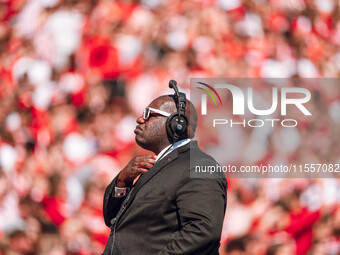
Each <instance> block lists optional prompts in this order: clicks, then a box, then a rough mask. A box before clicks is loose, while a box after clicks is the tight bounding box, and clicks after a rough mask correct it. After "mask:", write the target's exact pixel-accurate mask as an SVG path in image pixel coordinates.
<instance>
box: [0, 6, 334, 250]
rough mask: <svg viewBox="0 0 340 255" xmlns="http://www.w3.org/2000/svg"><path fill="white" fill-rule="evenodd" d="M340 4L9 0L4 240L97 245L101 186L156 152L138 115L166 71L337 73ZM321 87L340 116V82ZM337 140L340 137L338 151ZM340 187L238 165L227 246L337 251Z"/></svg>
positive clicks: (2, 74)
mask: <svg viewBox="0 0 340 255" xmlns="http://www.w3.org/2000/svg"><path fill="white" fill-rule="evenodd" d="M339 10H340V2H339V1H336V0H184V1H183V0H171V1H170V0H139V1H137V0H136V1H128V0H125V1H124V0H116V1H114V0H82V1H76V0H0V20H1V22H0V52H1V54H0V123H1V125H0V254H1V255H2V254H4V255H5V254H6V255H7V254H9V255H18V254H25V255H26V254H44V255H45V254H46V255H59V254H83V255H86V254H100V253H101V252H102V251H103V249H104V246H105V244H106V240H107V238H108V234H109V232H110V229H109V228H107V227H106V226H105V224H104V221H103V218H102V197H103V194H104V190H105V187H106V186H107V185H108V184H109V182H110V181H111V180H112V178H113V177H114V176H115V175H116V174H117V173H118V172H119V170H120V169H122V167H123V166H125V164H126V163H127V162H128V160H130V159H131V158H132V157H133V156H134V155H137V154H140V153H146V152H145V151H143V150H141V149H140V148H138V147H137V146H136V145H135V142H134V134H133V129H134V127H135V125H136V122H135V120H136V117H137V116H140V114H141V112H142V109H143V108H144V107H145V106H146V105H147V104H149V102H150V101H151V100H152V99H154V98H156V97H157V96H159V95H161V94H164V93H167V94H168V93H171V91H170V90H169V89H168V86H167V84H168V82H169V80H170V79H175V80H177V82H178V83H179V84H180V90H183V91H186V92H188V91H189V78H190V77H191V78H192V77H242V78H263V77H271V78H273V77H275V78H293V77H301V78H337V77H339V75H340V47H339V46H340V11H339ZM314 90H318V89H317V88H314ZM322 95H323V96H327V100H326V101H327V102H328V103H329V105H327V107H330V108H331V115H332V118H333V121H334V122H335V123H337V125H339V122H340V117H339V112H340V92H339V87H332V90H329V91H324V94H322ZM337 127H339V126H337ZM325 129H326V128H325V127H324V126H322V127H320V128H319V129H317V131H318V132H313V133H312V135H313V139H312V140H313V141H314V143H317V142H316V141H320V143H322V142H327V141H325V139H322V138H324V136H323V134H324V133H323V132H328V130H325ZM339 130H340V129H338V130H337V132H335V134H334V135H337V137H339V132H338V131H339ZM298 132H300V133H299V134H300V135H301V136H308V135H309V133H308V127H305V129H300V130H298ZM244 135H246V134H244ZM314 136H316V137H314ZM319 138H321V139H319ZM196 139H197V140H199V141H200V139H202V142H201V146H202V147H203V149H204V148H205V146H208V145H209V144H208V142H207V141H205V140H204V137H203V136H200V134H198V135H197V137H196ZM313 141H311V142H313ZM336 141H338V140H336ZM314 146H316V147H317V144H314ZM267 149H268V148H267ZM298 149H301V150H302V149H304V148H294V150H293V151H294V152H296V151H297V150H298ZM300 152H301V151H300ZM301 153H302V152H301ZM339 153H340V148H339V144H337V143H336V144H333V145H332V154H331V155H328V156H329V158H334V159H335V160H339ZM226 157H227V156H226ZM334 163H335V162H334ZM339 197H340V196H339V180H338V179H335V178H334V179H278V178H277V179H251V178H249V179H230V180H229V190H228V209H227V215H226V220H225V224H224V226H223V233H222V246H221V254H227V255H242V254H251V255H266V254H268V255H283V254H301V255H302V254H310V255H323V254H324V255H338V254H340V240H339V239H340V238H339V233H340V209H339V206H338V205H339ZM150 245H152V244H150Z"/></svg>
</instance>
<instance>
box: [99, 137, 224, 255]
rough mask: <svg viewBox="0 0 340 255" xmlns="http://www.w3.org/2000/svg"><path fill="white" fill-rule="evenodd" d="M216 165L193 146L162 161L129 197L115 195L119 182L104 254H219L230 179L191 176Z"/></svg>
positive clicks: (108, 205) (108, 207)
mask: <svg viewBox="0 0 340 255" xmlns="http://www.w3.org/2000/svg"><path fill="white" fill-rule="evenodd" d="M193 162H194V164H193ZM190 163H191V164H190ZM216 164H217V163H216V161H215V160H214V159H213V158H212V157H211V156H209V155H207V154H205V153H204V152H202V151H201V150H200V149H199V148H198V147H197V142H196V141H193V142H190V143H188V144H186V145H184V146H182V147H180V148H178V149H176V150H174V151H172V152H171V153H170V154H168V155H166V156H165V157H164V158H163V159H161V160H160V161H159V162H156V164H155V165H154V166H153V167H152V168H151V169H149V171H148V172H147V173H145V174H144V175H143V176H141V177H140V178H139V180H138V181H137V182H136V183H135V185H134V186H133V187H132V189H131V191H130V192H129V194H128V195H127V196H126V197H123V198H114V197H113V196H112V193H114V186H115V184H116V179H114V180H113V181H112V182H111V184H110V185H109V186H108V187H107V189H106V191H105V196H104V208H103V209H104V219H105V223H106V225H107V226H109V227H111V229H112V230H111V234H110V237H109V241H108V243H107V245H106V249H105V251H104V255H107V254H114V255H134V254H136V255H137V254H138V255H152V254H158V255H165V254H181V255H185V254H193V255H199V254H209V255H210V254H218V248H219V245H220V236H221V229H222V223H223V218H224V214H225V209H226V189H227V182H226V179H225V177H224V174H223V173H222V174H220V175H219V176H217V175H214V176H213V175H211V174H202V176H201V177H202V178H192V175H191V174H190V171H194V167H195V165H198V166H208V165H214V166H216ZM191 173H192V172H191ZM196 177H197V176H196ZM212 177H214V178H212ZM111 251H112V252H111Z"/></svg>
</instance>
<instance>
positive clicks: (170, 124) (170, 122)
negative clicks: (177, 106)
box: [166, 112, 188, 139]
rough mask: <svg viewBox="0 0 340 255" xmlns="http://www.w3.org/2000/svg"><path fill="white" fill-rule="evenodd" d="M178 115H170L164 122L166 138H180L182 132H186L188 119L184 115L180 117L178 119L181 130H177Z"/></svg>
mask: <svg viewBox="0 0 340 255" xmlns="http://www.w3.org/2000/svg"><path fill="white" fill-rule="evenodd" d="M177 119H178V113H177V112H176V113H173V114H171V115H170V116H169V117H168V119H167V121H166V130H167V134H168V136H169V137H170V138H171V139H173V138H174V136H175V135H176V134H177V136H178V137H180V136H181V135H182V134H183V133H184V132H186V130H187V128H188V119H187V117H186V116H185V115H181V119H180V124H181V125H182V129H181V130H178V129H177V125H178V121H177Z"/></svg>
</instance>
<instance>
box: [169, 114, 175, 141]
mask: <svg viewBox="0 0 340 255" xmlns="http://www.w3.org/2000/svg"><path fill="white" fill-rule="evenodd" d="M176 116H177V113H173V114H171V115H170V116H169V117H168V119H167V120H166V131H167V134H168V136H169V138H171V139H173V138H174V135H175V132H174V129H173V123H174V122H175V117H176Z"/></svg>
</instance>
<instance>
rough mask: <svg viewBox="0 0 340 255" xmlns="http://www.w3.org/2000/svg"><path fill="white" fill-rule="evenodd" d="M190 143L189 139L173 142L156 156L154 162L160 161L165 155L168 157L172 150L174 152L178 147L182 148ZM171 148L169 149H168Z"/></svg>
mask: <svg viewBox="0 0 340 255" xmlns="http://www.w3.org/2000/svg"><path fill="white" fill-rule="evenodd" d="M190 141H191V139H190V138H187V139H183V140H180V141H177V142H175V143H174V144H170V145H169V146H167V147H165V148H164V149H163V150H162V151H161V152H160V153H159V154H158V155H157V158H156V162H157V161H159V160H161V159H162V158H163V157H164V156H165V155H168V154H169V153H170V152H172V151H173V150H176V149H177V148H179V147H182V146H183V145H186V144H187V143H189V142H190ZM169 148H171V149H169Z"/></svg>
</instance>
